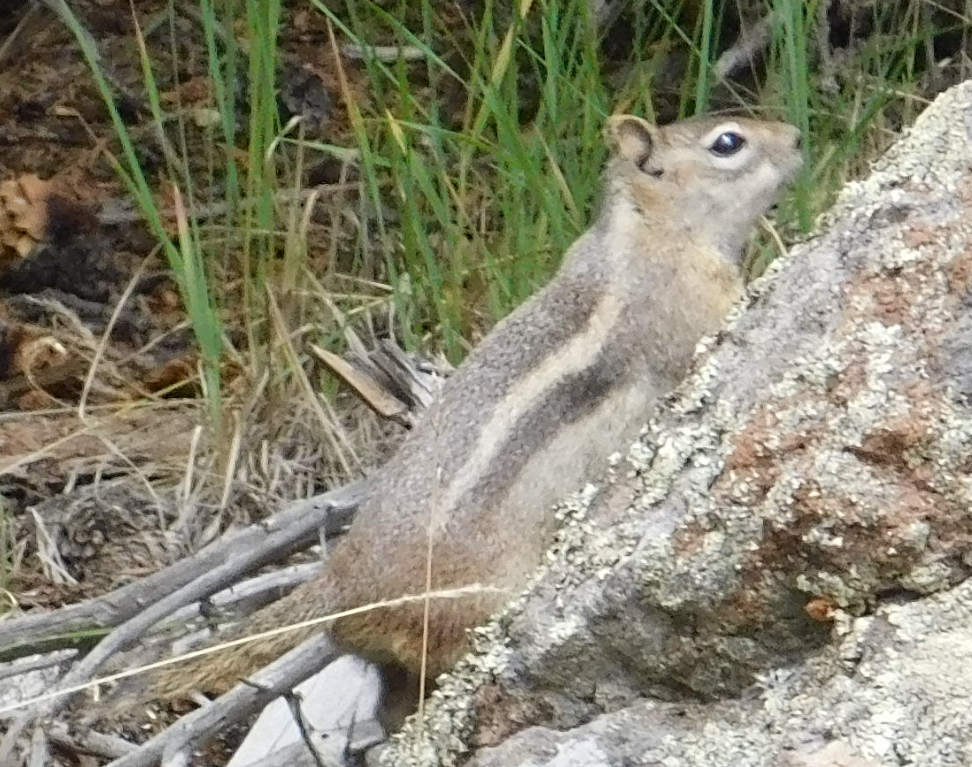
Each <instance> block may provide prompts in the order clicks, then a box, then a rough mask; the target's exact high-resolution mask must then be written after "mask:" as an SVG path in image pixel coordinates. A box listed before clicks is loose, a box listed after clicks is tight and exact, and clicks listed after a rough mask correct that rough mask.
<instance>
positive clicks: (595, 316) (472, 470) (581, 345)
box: [437, 291, 623, 510]
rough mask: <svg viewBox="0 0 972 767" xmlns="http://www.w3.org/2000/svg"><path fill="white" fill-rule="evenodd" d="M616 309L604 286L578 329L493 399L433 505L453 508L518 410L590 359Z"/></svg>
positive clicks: (526, 409) (489, 463) (609, 330)
mask: <svg viewBox="0 0 972 767" xmlns="http://www.w3.org/2000/svg"><path fill="white" fill-rule="evenodd" d="M622 309H623V304H622V302H621V301H620V300H619V298H618V297H617V296H616V295H613V294H612V293H611V292H610V291H607V292H605V293H604V295H603V297H602V298H601V299H600V300H599V301H598V303H597V305H596V306H595V308H594V311H593V312H592V313H591V315H590V317H589V318H588V320H587V322H586V324H585V326H584V329H583V330H581V331H580V332H578V333H577V334H576V335H574V337H573V338H571V339H570V341H569V342H567V343H566V344H565V345H564V346H563V347H561V348H560V349H558V350H556V351H554V352H553V353H552V354H550V355H548V356H547V357H545V358H544V359H543V361H542V362H540V363H539V364H538V365H537V366H536V367H534V369H533V370H532V371H530V372H529V374H527V375H525V376H524V377H523V379H521V380H520V381H519V382H517V383H516V384H515V385H514V386H512V387H511V388H510V389H509V391H508V392H507V393H506V396H505V397H504V398H503V399H502V400H500V401H499V402H497V403H496V407H495V408H494V409H493V413H492V416H491V417H490V419H489V421H488V422H487V423H486V425H485V426H484V427H483V429H482V431H481V432H480V433H479V436H478V439H477V440H476V443H475V445H474V447H473V449H472V450H471V451H470V452H469V456H468V458H467V459H466V461H465V462H464V463H463V464H462V465H461V466H460V467H459V469H458V471H457V472H456V474H455V478H454V479H453V480H452V482H450V483H449V485H448V486H447V487H446V488H444V489H443V492H442V493H441V495H440V496H439V499H438V503H437V505H438V507H439V509H443V510H445V509H451V508H454V507H455V505H456V503H457V502H458V501H459V499H460V498H462V497H463V496H464V495H465V494H466V493H467V492H469V491H470V490H471V489H472V488H474V487H475V486H476V485H477V484H478V483H479V482H480V480H481V479H482V478H483V477H484V476H485V475H486V474H487V473H488V472H489V471H490V469H491V468H494V463H495V459H496V456H497V454H498V453H499V452H500V451H501V450H502V449H503V448H504V446H505V445H506V444H507V440H508V439H509V436H510V434H511V433H512V432H513V431H514V430H519V429H520V428H521V426H522V423H523V418H524V416H526V415H527V414H528V413H530V412H531V411H532V410H534V409H536V408H537V407H538V406H543V403H544V401H545V400H546V399H547V398H548V397H549V396H550V390H551V389H553V388H554V387H556V386H557V385H559V384H560V383H561V382H562V381H563V380H564V379H565V378H567V377H569V376H571V375H574V374H576V373H579V372H581V371H584V370H587V369H589V368H590V367H591V365H593V364H595V362H596V361H597V359H598V357H599V356H600V355H601V352H602V349H603V347H604V346H605V345H606V344H607V342H608V340H609V339H610V338H611V336H612V334H614V333H615V332H616V330H617V320H618V318H619V316H620V315H621V311H622Z"/></svg>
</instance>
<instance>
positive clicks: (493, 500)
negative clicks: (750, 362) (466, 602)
mask: <svg viewBox="0 0 972 767" xmlns="http://www.w3.org/2000/svg"><path fill="white" fill-rule="evenodd" d="M622 347H623V344H622V343H613V344H611V345H610V346H605V347H602V348H601V349H600V354H598V356H597V357H594V358H592V359H591V363H590V364H589V365H588V366H587V367H586V368H584V369H583V370H580V371H578V372H576V373H574V374H572V375H569V376H565V377H563V378H561V379H560V380H558V381H556V382H555V383H554V384H553V385H552V386H551V387H550V389H549V390H548V391H547V392H546V393H545V394H544V396H543V397H542V398H541V399H539V400H537V401H535V402H534V403H533V407H532V408H531V409H530V410H529V411H527V412H525V413H523V415H522V417H521V418H520V419H519V421H518V422H517V423H516V425H515V428H513V429H512V430H511V431H510V432H508V433H507V434H506V438H505V439H504V440H503V441H502V442H501V443H499V444H497V445H496V446H495V447H496V450H495V453H496V456H495V460H493V461H492V462H490V464H489V471H488V473H487V474H485V475H483V476H481V477H479V478H478V481H477V483H476V485H475V486H473V487H472V488H471V489H470V490H469V492H468V494H467V495H466V496H464V497H462V498H460V499H459V503H460V504H466V503H471V502H472V499H473V498H475V502H476V503H477V504H479V505H482V506H484V507H486V508H490V507H498V506H499V505H500V504H502V503H503V501H504V499H505V498H506V496H507V494H508V493H509V491H510V488H511V487H512V486H513V485H514V484H515V481H514V480H515V479H516V478H517V477H519V476H520V474H521V473H522V472H523V470H524V469H525V468H526V467H527V465H528V464H529V463H530V461H531V460H532V459H533V458H534V456H536V455H537V453H538V452H540V451H542V450H544V449H546V448H547V447H548V446H549V445H550V444H551V443H552V442H554V441H555V440H556V439H557V438H558V437H559V436H560V434H561V433H562V432H563V430H564V429H565V428H566V427H567V426H569V425H570V424H573V423H576V422H578V421H581V420H583V419H584V418H586V417H587V416H588V415H590V414H591V413H592V412H593V411H594V410H596V409H597V408H598V407H599V406H601V405H602V404H603V403H604V402H605V401H606V399H607V398H608V397H610V396H612V394H613V392H614V391H615V390H616V389H617V388H618V387H620V386H623V385H627V384H628V377H627V376H624V375H623V374H621V373H620V372H619V371H622V370H623V369H624V362H623V358H624V355H625V350H624V348H622ZM652 383H653V382H651V381H644V382H643V384H642V385H643V386H644V388H645V390H646V391H650V390H651V388H652ZM524 435H529V439H525V438H524ZM499 477H503V478H504V480H503V481H502V482H499V481H497V479H498V478H499ZM560 479H561V480H564V481H566V482H567V483H569V482H570V481H571V480H572V479H573V478H572V477H570V478H568V477H563V478H560ZM541 511H542V510H540V509H538V513H540V512H541Z"/></svg>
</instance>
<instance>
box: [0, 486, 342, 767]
mask: <svg viewBox="0 0 972 767" xmlns="http://www.w3.org/2000/svg"><path fill="white" fill-rule="evenodd" d="M351 487H354V486H351ZM344 489H345V490H347V488H344ZM336 494H337V493H336ZM342 500H344V503H343V504H341V503H337V504H335V503H330V504H328V505H327V507H326V508H325V514H326V513H327V511H329V510H330V508H331V507H332V506H334V505H345V504H346V503H347V501H346V499H342ZM321 521H323V520H321ZM318 527H320V523H317V524H311V525H309V526H308V525H307V523H306V522H304V528H305V529H304V530H303V532H304V534H305V535H313V534H314V533H315V531H316V530H317V528H318ZM292 536H293V533H292V531H291V530H290V529H283V530H280V529H277V530H273V529H271V530H270V531H268V533H267V539H266V541H264V546H263V547H261V548H260V549H258V550H251V551H248V552H247V551H242V552H241V551H239V550H237V551H236V552H235V553H234V556H233V557H232V558H231V559H230V560H229V561H227V562H224V563H223V564H221V565H220V566H218V567H215V568H213V569H211V570H209V571H208V572H206V573H204V574H202V575H200V576H199V577H197V578H196V579H195V580H193V581H192V582H190V583H188V584H187V585H185V586H183V587H182V588H180V589H178V590H176V591H174V592H171V593H169V594H168V595H167V596H165V597H164V598H162V599H160V600H159V601H157V602H155V603H154V604H152V605H151V606H150V607H147V608H145V609H143V610H142V611H141V612H139V613H138V614H137V615H135V616H134V617H132V618H131V619H129V620H128V621H126V622H125V623H123V624H122V625H120V626H118V627H117V628H116V629H114V630H113V631H111V632H110V633H109V634H108V635H107V636H106V637H105V638H104V639H102V640H101V642H99V643H98V644H97V645H96V646H95V648H94V649H93V650H92V651H91V652H90V653H88V655H86V656H85V657H84V658H83V659H82V660H81V661H80V662H79V663H78V664H77V665H75V667H74V668H72V669H71V671H70V672H68V674H66V675H65V677H64V678H63V679H62V680H61V683H60V684H59V685H58V688H59V689H61V690H64V695H59V696H57V697H54V698H49V699H47V700H45V701H42V702H40V703H37V704H35V705H34V706H33V707H31V708H30V709H28V710H27V711H26V712H25V713H24V714H23V715H22V716H21V717H20V718H19V719H18V720H17V721H16V722H15V723H14V724H13V725H12V726H11V728H10V732H9V733H8V734H7V736H6V738H5V739H4V741H3V743H2V744H0V755H8V754H10V753H12V752H13V749H14V744H15V741H16V738H17V737H19V735H20V733H22V732H23V731H24V730H25V729H26V728H27V727H28V726H29V725H30V724H31V723H32V722H35V721H38V720H40V719H43V718H48V717H52V716H56V715H57V713H58V712H60V711H61V710H62V709H63V708H64V707H65V706H66V705H67V704H68V703H69V702H70V701H71V700H72V699H73V696H74V695H75V694H77V688H78V687H79V686H81V685H84V684H85V683H87V682H89V681H90V680H91V679H92V678H93V677H94V675H95V673H96V672H97V671H98V670H99V669H100V668H101V667H102V666H103V665H104V664H105V663H106V662H107V661H108V660H109V659H110V658H111V657H112V656H114V655H115V654H116V653H118V652H121V651H122V650H125V649H127V648H129V647H131V646H132V645H133V644H135V642H137V641H138V640H139V639H140V638H141V637H142V635H143V634H145V632H147V631H148V630H149V629H150V628H152V626H154V625H155V624H156V623H158V622H159V621H161V620H163V619H165V618H167V617H169V616H170V615H171V614H172V613H174V612H175V611H176V610H178V609H179V608H181V607H184V606H185V605H187V604H189V603H191V602H195V601H198V600H200V599H203V598H205V597H208V596H210V595H211V594H214V593H215V592H217V591H219V590H221V589H224V588H226V587H227V586H228V585H230V584H232V583H234V582H235V581H236V580H238V579H239V576H240V574H241V573H244V572H247V571H250V570H252V569H254V568H256V567H260V566H262V565H265V564H268V563H269V562H272V561H274V560H276V559H279V557H280V547H281V546H283V547H284V548H285V549H286V548H287V547H288V546H289V545H290V543H291V539H292ZM0 763H2V758H0Z"/></svg>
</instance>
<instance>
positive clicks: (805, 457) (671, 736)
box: [383, 83, 972, 767]
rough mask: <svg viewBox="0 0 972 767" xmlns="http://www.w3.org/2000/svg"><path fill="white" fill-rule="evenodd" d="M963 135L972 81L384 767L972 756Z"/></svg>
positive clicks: (481, 643)
mask: <svg viewBox="0 0 972 767" xmlns="http://www.w3.org/2000/svg"><path fill="white" fill-rule="evenodd" d="M970 136H972V83H965V84H963V85H960V86H957V87H956V88H953V89H951V90H950V91H948V92H946V93H945V94H943V95H942V96H941V97H939V98H938V99H937V100H936V101H935V103H934V104H933V105H932V106H931V107H930V108H929V109H928V110H927V111H926V113H925V114H924V115H923V116H922V117H921V118H920V119H919V121H918V122H917V123H916V125H915V127H914V129H913V130H912V131H911V132H910V133H909V134H908V135H907V136H906V137H905V138H904V139H902V140H901V141H899V142H898V143H897V144H896V146H895V147H894V148H892V150H891V151H890V152H889V153H888V154H887V155H886V157H885V158H884V159H883V160H882V161H881V162H880V163H879V164H878V165H877V166H876V168H875V169H874V171H873V173H872V174H871V175H870V177H869V178H868V179H867V180H866V181H863V182H859V183H854V184H851V185H849V186H848V187H847V188H846V189H845V190H844V191H843V193H842V194H841V196H840V198H839V200H838V202H837V204H836V205H835V206H834V208H833V210H832V211H831V212H830V213H828V214H827V215H826V216H825V217H824V218H823V220H822V221H821V222H820V223H819V225H818V227H817V234H816V235H815V236H814V237H812V238H811V239H810V240H809V241H808V242H806V243H805V244H803V245H801V246H799V247H796V248H794V249H793V252H792V253H791V255H790V256H789V257H788V258H786V259H783V260H782V261H780V262H778V263H776V264H775V265H774V266H773V267H772V268H771V270H770V273H769V274H768V275H767V276H766V277H764V278H763V279H761V280H760V281H759V282H758V284H756V285H755V286H754V289H753V290H752V292H751V295H750V297H749V299H748V306H746V307H740V311H738V312H736V313H735V314H734V316H733V317H732V318H731V321H730V324H729V326H728V328H727V329H726V330H725V331H724V332H723V333H722V334H721V335H720V337H719V338H717V339H711V340H710V341H708V342H707V346H708V352H709V353H708V355H706V356H704V357H703V358H702V360H701V362H700V363H699V365H698V367H697V369H696V372H695V373H694V375H693V376H692V377H690V378H689V379H688V380H687V381H686V382H685V384H684V385H683V386H682V387H681V388H680V390H679V392H678V393H677V396H675V397H673V398H672V400H671V401H670V402H669V403H667V404H666V405H665V406H664V407H662V408H661V409H660V411H659V412H658V413H657V414H656V417H655V419H654V420H653V421H652V422H651V424H650V425H649V426H648V427H647V428H646V429H645V431H644V433H643V438H642V439H641V441H640V442H639V443H638V444H636V445H633V446H631V448H630V449H629V450H628V451H627V453H626V454H624V455H623V456H621V457H620V458H619V459H618V460H616V461H615V462H614V465H613V467H612V468H611V470H610V471H609V472H608V474H607V476H606V477H605V478H604V479H603V480H602V481H601V482H600V483H599V485H598V487H597V488H594V487H591V488H588V489H587V490H586V491H585V492H583V493H581V494H578V495H576V496H574V497H573V498H572V499H571V500H570V501H569V502H568V503H567V504H565V505H564V507H563V508H561V509H560V513H561V515H562V516H563V520H564V521H563V525H562V529H561V532H560V537H559V540H558V543H557V546H556V547H555V549H554V550H553V551H552V552H551V555H550V562H549V565H548V567H547V568H546V569H545V571H544V572H543V573H542V574H540V575H539V576H538V578H537V580H536V582H535V584H534V585H533V587H532V588H531V589H530V590H529V591H528V592H527V593H526V594H524V596H523V597H522V598H521V599H520V600H518V601H517V602H516V603H514V604H513V605H511V606H510V607H509V608H508V610H507V611H506V612H505V613H504V614H503V615H502V616H499V617H498V618H497V620H495V621H494V622H493V623H491V624H490V625H489V626H486V627H485V628H483V629H480V630H478V631H477V652H476V653H475V654H473V655H471V656H470V657H468V658H467V659H466V660H465V661H464V662H463V663H462V664H460V666H459V667H458V668H457V669H456V671H455V672H454V673H453V674H451V675H449V676H448V677H446V678H444V679H443V680H442V685H441V687H440V689H439V690H438V691H437V692H436V693H435V695H434V698H433V701H432V703H431V705H430V706H428V707H427V708H426V716H425V717H424V719H423V720H422V721H412V722H411V723H410V724H409V725H408V726H407V727H406V728H405V730H404V731H403V733H402V734H401V735H400V736H399V737H398V738H397V740H396V742H395V743H394V744H393V745H392V746H391V747H390V748H389V749H387V750H386V751H385V753H384V756H383V758H384V760H385V763H386V764H394V765H418V764H423V765H426V764H427V765H433V764H443V765H452V764H458V763H462V762H464V761H466V760H468V759H471V761H470V762H469V763H470V764H474V765H477V766H482V767H484V766H485V765H490V766H496V767H499V766H500V765H503V766H506V765H558V766H563V767H566V765H575V764H576V765H581V764H583V765H599V764H605V765H608V764H610V765H624V764H636V765H665V767H669V766H671V767H676V766H677V767H695V766H696V765H697V766H699V767H701V766H702V765H706V767H711V766H714V765H727V767H728V766H729V765H734V766H737V765H738V766H742V767H745V766H746V765H753V766H755V765H761V766H762V765H767V766H768V765H774V767H775V766H777V765H779V766H780V767H786V766H789V767H801V766H808V767H823V765H834V766H839V765H842V764H843V765H845V766H846V767H870V766H871V765H900V764H908V763H913V764H921V765H923V766H927V767H945V766H946V765H965V764H972V746H970V745H969V736H967V735H966V733H967V732H972V729H970V725H972V714H970V711H972V692H970V691H972V685H970V684H969V683H970V682H972V677H970V675H972V663H970V661H972V657H970V655H972V616H970V605H972V598H970V596H969V590H968V587H967V586H965V585H961V584H962V582H963V580H964V579H965V578H966V576H967V575H968V573H969V570H970V565H972V553H970V548H972V547H970V541H972V460H970V458H969V456H970V455H972V375H970V372H972V216H970V208H972V142H970ZM908 760H911V761H910V762H909V761H908Z"/></svg>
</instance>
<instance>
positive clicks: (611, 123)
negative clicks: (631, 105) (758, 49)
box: [604, 115, 661, 169]
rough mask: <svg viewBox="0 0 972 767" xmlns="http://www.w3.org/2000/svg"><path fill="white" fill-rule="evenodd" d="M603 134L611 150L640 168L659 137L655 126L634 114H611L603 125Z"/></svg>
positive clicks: (649, 155) (650, 153)
mask: <svg viewBox="0 0 972 767" xmlns="http://www.w3.org/2000/svg"><path fill="white" fill-rule="evenodd" d="M604 135H605V139H606V140H607V144H608V146H609V147H611V149H612V151H614V152H615V153H616V154H617V155H618V156H619V157H624V158H625V159H627V160H630V161H631V162H633V163H634V164H635V165H637V166H638V167H639V168H641V169H644V168H645V166H646V164H647V162H648V160H649V158H650V157H651V155H652V152H653V151H654V149H655V147H656V145H657V144H658V142H659V140H660V138H661V135H660V133H659V132H658V128H657V127H656V126H654V125H652V124H651V123H650V122H647V121H646V120H642V119H641V118H640V117H635V116H634V115H612V116H611V117H609V118H608V121H607V124H606V125H605V126H604Z"/></svg>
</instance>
